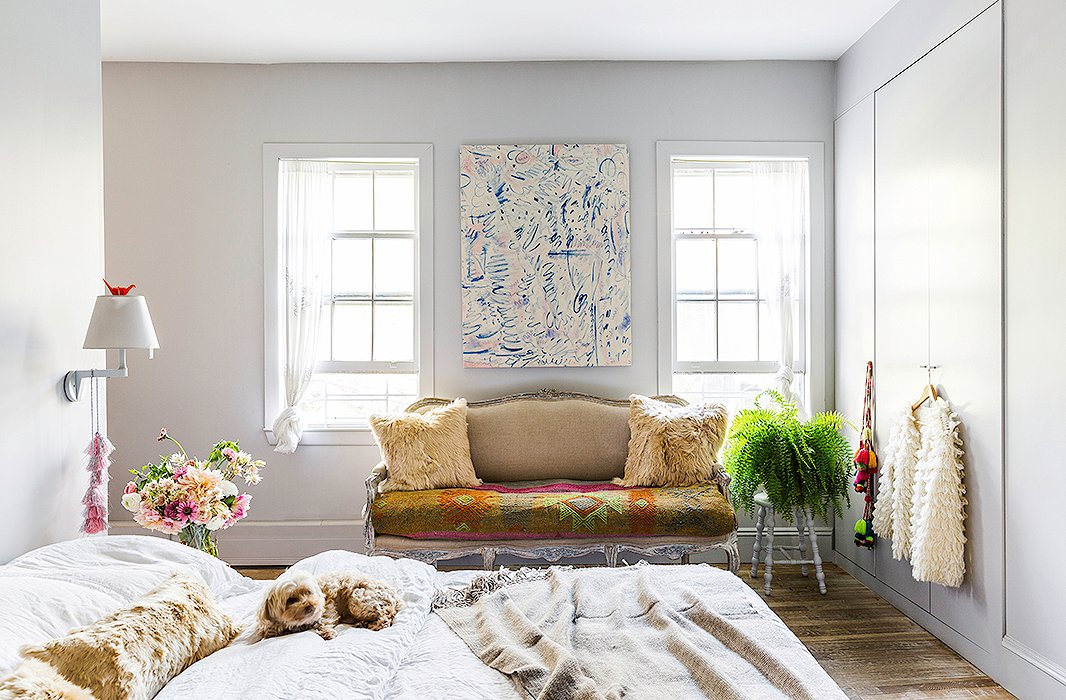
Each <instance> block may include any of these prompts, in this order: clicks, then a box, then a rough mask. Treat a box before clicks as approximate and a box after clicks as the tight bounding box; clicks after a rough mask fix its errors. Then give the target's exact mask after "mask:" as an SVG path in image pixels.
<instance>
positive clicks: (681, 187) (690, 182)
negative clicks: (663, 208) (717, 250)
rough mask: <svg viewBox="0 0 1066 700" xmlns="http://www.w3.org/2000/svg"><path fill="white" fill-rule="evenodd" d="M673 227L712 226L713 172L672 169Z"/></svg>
mask: <svg viewBox="0 0 1066 700" xmlns="http://www.w3.org/2000/svg"><path fill="white" fill-rule="evenodd" d="M673 190H674V191H673V198H674V228H675V229H681V228H712V227H713V226H714V174H713V171H710V170H674V188H673Z"/></svg>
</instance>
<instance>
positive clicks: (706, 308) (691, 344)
mask: <svg viewBox="0 0 1066 700" xmlns="http://www.w3.org/2000/svg"><path fill="white" fill-rule="evenodd" d="M677 359H678V361H680V362H699V361H701V360H714V359H716V357H715V323H714V302H706V301H703V302H686V301H679V302H677Z"/></svg>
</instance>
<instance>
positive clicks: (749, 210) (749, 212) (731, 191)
mask: <svg viewBox="0 0 1066 700" xmlns="http://www.w3.org/2000/svg"><path fill="white" fill-rule="evenodd" d="M754 209H755V199H754V196H753V193H752V186H751V173H745V172H736V171H730V170H716V171H715V172H714V225H715V227H716V228H737V229H749V230H750V229H751V226H752V219H754Z"/></svg>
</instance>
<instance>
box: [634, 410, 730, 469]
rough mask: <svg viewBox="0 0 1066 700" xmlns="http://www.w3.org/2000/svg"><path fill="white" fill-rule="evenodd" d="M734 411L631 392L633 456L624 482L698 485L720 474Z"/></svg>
mask: <svg viewBox="0 0 1066 700" xmlns="http://www.w3.org/2000/svg"><path fill="white" fill-rule="evenodd" d="M728 422H729V415H728V413H727V412H726V410H725V406H722V405H721V404H716V403H708V404H696V405H694V406H676V405H674V404H669V403H666V402H664V401H656V400H655V399H649V398H648V397H647V396H639V395H637V394H633V395H632V396H630V397H629V434H630V437H629V455H628V456H627V457H626V471H625V478H622V479H615V480H614V483H616V484H618V485H620V486H630V487H632V486H652V487H669V486H693V485H696V484H706V483H709V482H713V481H714V480H715V478H716V477H717V475H718V450H720V449H721V447H722V440H723V439H724V438H725V431H726V425H727V424H728Z"/></svg>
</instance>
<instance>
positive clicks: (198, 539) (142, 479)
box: [122, 428, 266, 557]
mask: <svg viewBox="0 0 1066 700" xmlns="http://www.w3.org/2000/svg"><path fill="white" fill-rule="evenodd" d="M158 440H159V442H162V441H164V440H169V441H170V442H173V443H174V444H175V445H177V447H178V450H179V451H178V452H175V453H173V454H171V455H170V456H163V455H161V456H160V457H159V463H158V464H146V465H145V466H144V467H142V468H141V469H131V470H130V473H131V474H133V476H134V480H133V481H131V482H129V483H128V484H126V491H125V494H124V495H123V496H122V507H123V508H125V509H126V510H128V511H130V512H131V513H133V514H134V515H133V519H134V520H135V521H136V522H137V523H138V524H139V525H140V526H141V527H144V528H147V529H149V530H156V531H158V532H164V533H166V534H168V535H175V534H176V535H177V536H178V539H179V541H180V542H181V543H182V544H185V545H188V546H190V547H195V548H196V549H199V550H200V551H201V552H207V553H208V554H210V555H212V556H216V557H217V556H218V542H217V541H216V540H215V533H216V532H217V531H218V530H225V529H226V528H228V527H230V526H231V525H233V524H234V523H236V522H237V521H239V520H241V519H242V518H244V516H246V515H248V510H249V507H250V504H251V500H252V497H251V496H250V495H248V494H246V493H241V492H240V489H238V488H237V485H236V484H235V483H234V480H236V479H237V478H242V479H244V481H245V483H247V484H258V483H259V482H260V481H261V480H262V476H261V475H260V473H259V472H260V470H261V469H262V468H263V467H265V466H266V463H265V462H264V461H263V460H261V459H254V460H253V459H252V456H251V455H250V454H248V453H247V452H242V451H241V448H240V445H238V444H237V443H236V442H231V441H228V440H223V441H221V442H219V443H218V444H216V445H215V447H214V449H212V450H211V454H210V455H208V457H207V459H206V460H199V459H196V458H195V457H190V456H189V455H188V454H186V452H185V448H184V447H182V446H181V443H180V442H178V441H177V440H175V439H174V438H173V437H171V436H170V435H169V434H168V433H167V429H166V428H163V429H162V430H160V431H159V438H158Z"/></svg>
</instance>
